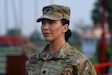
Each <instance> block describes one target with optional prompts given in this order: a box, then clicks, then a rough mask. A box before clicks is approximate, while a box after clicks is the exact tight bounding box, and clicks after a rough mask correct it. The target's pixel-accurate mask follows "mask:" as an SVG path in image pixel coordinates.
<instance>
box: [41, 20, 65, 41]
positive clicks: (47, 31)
mask: <svg viewBox="0 0 112 75" xmlns="http://www.w3.org/2000/svg"><path fill="white" fill-rule="evenodd" d="M41 30H42V33H43V36H44V38H45V40H47V41H49V42H50V41H54V40H57V39H59V38H63V39H64V33H65V32H66V31H65V27H64V26H63V25H62V23H61V21H60V20H56V21H54V20H48V19H45V20H43V21H42V26H41Z"/></svg>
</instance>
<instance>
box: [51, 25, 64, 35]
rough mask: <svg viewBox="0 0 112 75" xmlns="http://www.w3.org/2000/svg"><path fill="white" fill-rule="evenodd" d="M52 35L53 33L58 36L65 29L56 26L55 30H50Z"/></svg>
mask: <svg viewBox="0 0 112 75" xmlns="http://www.w3.org/2000/svg"><path fill="white" fill-rule="evenodd" d="M50 30H51V33H53V34H54V35H58V34H61V33H62V30H63V28H62V27H61V26H56V27H53V28H50Z"/></svg>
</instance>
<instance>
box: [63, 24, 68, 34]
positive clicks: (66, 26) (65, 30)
mask: <svg viewBox="0 0 112 75" xmlns="http://www.w3.org/2000/svg"><path fill="white" fill-rule="evenodd" d="M68 28H69V26H68V24H65V25H64V26H63V32H67V30H68Z"/></svg>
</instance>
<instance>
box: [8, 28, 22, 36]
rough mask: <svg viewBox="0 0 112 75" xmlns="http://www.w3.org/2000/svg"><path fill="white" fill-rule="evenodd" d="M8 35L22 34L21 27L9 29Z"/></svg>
mask: <svg viewBox="0 0 112 75" xmlns="http://www.w3.org/2000/svg"><path fill="white" fill-rule="evenodd" d="M7 35H21V30H20V29H9V30H8V31H7Z"/></svg>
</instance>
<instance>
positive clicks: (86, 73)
mask: <svg viewBox="0 0 112 75" xmlns="http://www.w3.org/2000/svg"><path fill="white" fill-rule="evenodd" d="M78 75H97V74H96V71H95V68H94V66H93V65H92V64H91V62H90V61H89V60H85V61H82V62H80V65H79V67H78Z"/></svg>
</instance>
